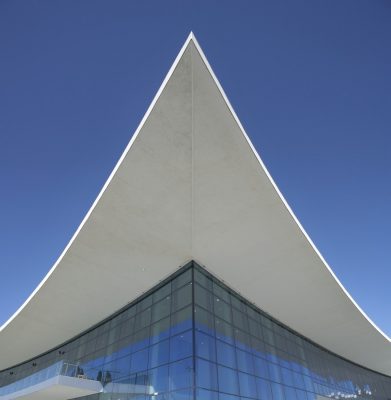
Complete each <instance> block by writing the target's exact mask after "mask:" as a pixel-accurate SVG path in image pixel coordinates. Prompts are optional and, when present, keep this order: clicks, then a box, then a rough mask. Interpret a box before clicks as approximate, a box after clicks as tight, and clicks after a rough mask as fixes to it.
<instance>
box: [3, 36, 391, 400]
mask: <svg viewBox="0 0 391 400" xmlns="http://www.w3.org/2000/svg"><path fill="white" fill-rule="evenodd" d="M74 398H79V399H83V400H84V399H85V400H89V399H90V400H106V399H107V400H131V399H134V400H193V399H197V400H269V399H270V400H317V399H326V398H327V399H335V400H342V399H374V400H390V399H391V344H390V339H389V338H388V337H387V336H386V335H385V334H384V333H383V332H382V331H381V330H380V329H379V328H377V327H376V325H374V323H373V322H372V321H371V320H370V319H369V318H368V317H367V316H366V315H365V313H364V312H363V311H362V310H361V309H360V308H359V306H358V305H357V304H356V303H355V301H354V300H353V299H352V298H351V296H350V295H349V293H348V292H347V291H346V290H345V288H344V287H343V286H342V284H341V283H340V282H339V281H338V279H337V277H336V276H335V274H334V273H333V271H332V270H331V268H330V267H329V266H328V264H327V262H326V261H325V260H324V258H323V257H322V255H321V254H320V253H319V251H318V250H317V249H316V247H315V245H314V244H313V243H312V241H311V239H310V238H309V237H308V235H307V234H306V232H305V231H304V229H303V228H302V226H301V225H300V223H299V221H298V220H297V218H296V217H295V215H294V214H293V212H292V211H291V209H290V208H289V206H288V204H287V202H286V201H285V199H284V198H283V196H282V194H281V193H280V191H279V190H278V188H277V186H276V184H275V183H274V181H273V179H272V177H271V176H270V174H269V173H268V171H267V169H266V168H265V166H264V164H263V163H262V160H261V159H260V157H259V155H258V154H257V152H256V150H255V149H254V147H253V145H252V144H251V142H250V140H249V138H248V136H247V135H246V133H245V131H244V129H243V127H242V125H241V123H240V121H239V119H238V117H237V116H236V114H235V112H234V110H233V109H232V106H231V105H230V103H229V101H228V99H227V97H226V95H225V93H224V91H223V89H222V87H221V86H220V84H219V82H218V80H217V78H216V77H215V75H214V73H213V71H212V69H211V67H210V65H209V63H208V61H207V60H206V58H205V56H204V54H203V52H202V50H201V49H200V46H199V45H198V43H197V41H196V39H195V38H194V36H193V35H192V34H190V36H189V38H188V39H187V41H186V43H185V44H184V46H183V48H182V49H181V51H180V53H179V54H178V56H177V58H176V60H175V62H174V64H173V66H172V67H171V69H170V71H169V73H168V75H167V76H166V78H165V80H164V81H163V84H162V86H161V88H160V89H159V91H158V93H157V94H156V96H155V98H154V100H153V102H152V104H151V105H150V107H149V109H148V111H147V113H146V114H145V116H144V118H143V120H142V121H141V123H140V125H139V127H138V128H137V130H136V132H135V133H134V135H133V137H132V139H131V141H130V143H129V144H128V146H127V148H126V149H125V151H124V153H123V154H122V156H121V158H120V160H119V161H118V163H117V165H116V166H115V168H114V170H113V172H112V173H111V175H110V177H109V178H108V180H107V182H106V183H105V185H104V187H103V188H102V190H101V192H100V194H99V195H98V197H97V199H96V200H95V202H94V204H93V205H92V207H91V209H90V210H89V211H88V213H87V215H86V216H85V218H84V219H83V221H82V222H81V224H80V226H79V228H78V229H77V231H76V232H75V234H74V236H73V237H72V239H71V241H70V242H69V244H68V245H67V246H66V248H65V249H64V251H63V253H62V254H61V256H60V257H59V259H58V260H57V262H56V263H55V265H54V266H53V267H52V269H51V270H50V271H49V273H48V274H47V276H46V277H45V278H44V280H43V281H42V282H41V283H40V285H39V286H38V287H37V289H36V290H35V291H34V292H33V293H32V294H31V296H30V297H29V298H28V299H27V300H26V302H25V303H24V304H23V305H22V307H21V308H20V309H19V310H18V311H17V312H16V313H15V314H14V315H13V316H12V317H11V318H10V319H9V320H8V321H7V322H6V323H5V324H4V325H3V326H2V327H1V328H0V400H11V399H26V400H46V399H47V400H68V399H74Z"/></svg>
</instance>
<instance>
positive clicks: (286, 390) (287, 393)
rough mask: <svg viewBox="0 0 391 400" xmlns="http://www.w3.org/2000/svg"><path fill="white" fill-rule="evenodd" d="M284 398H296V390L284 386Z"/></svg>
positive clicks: (291, 399) (289, 399)
mask: <svg viewBox="0 0 391 400" xmlns="http://www.w3.org/2000/svg"><path fill="white" fill-rule="evenodd" d="M284 393H285V400H297V399H296V390H295V389H293V388H292V387H290V386H284Z"/></svg>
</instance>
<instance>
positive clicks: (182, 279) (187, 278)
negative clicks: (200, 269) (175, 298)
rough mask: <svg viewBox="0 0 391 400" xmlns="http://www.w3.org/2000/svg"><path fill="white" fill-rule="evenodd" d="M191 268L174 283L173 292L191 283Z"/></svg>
mask: <svg viewBox="0 0 391 400" xmlns="http://www.w3.org/2000/svg"><path fill="white" fill-rule="evenodd" d="M191 275H192V272H191V268H189V269H188V270H187V271H186V272H184V273H183V274H180V275H178V276H177V277H176V278H175V279H174V280H173V281H172V290H176V289H179V288H180V287H182V286H183V285H185V284H186V283H188V282H190V281H191Z"/></svg>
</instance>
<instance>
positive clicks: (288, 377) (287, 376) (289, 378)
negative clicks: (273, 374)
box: [281, 368, 294, 386]
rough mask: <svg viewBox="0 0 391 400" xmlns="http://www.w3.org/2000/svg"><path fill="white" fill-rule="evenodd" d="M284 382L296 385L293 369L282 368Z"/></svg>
mask: <svg viewBox="0 0 391 400" xmlns="http://www.w3.org/2000/svg"><path fill="white" fill-rule="evenodd" d="M281 378H282V383H284V384H285V385H289V386H294V381H293V375H292V371H291V370H290V369H287V368H281Z"/></svg>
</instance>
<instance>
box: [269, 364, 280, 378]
mask: <svg viewBox="0 0 391 400" xmlns="http://www.w3.org/2000/svg"><path fill="white" fill-rule="evenodd" d="M268 366H269V375H270V379H271V380H272V381H274V382H281V376H280V367H279V366H278V365H277V364H273V363H271V362H268Z"/></svg>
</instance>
